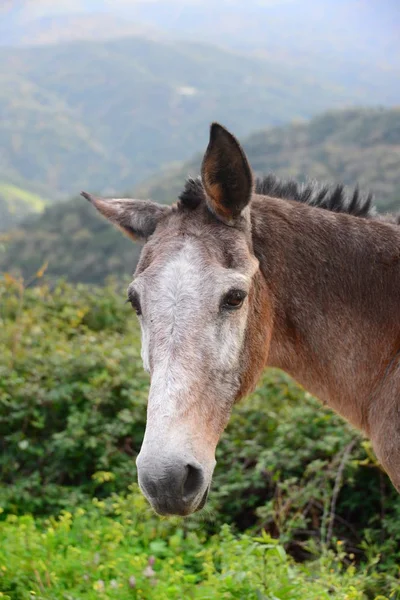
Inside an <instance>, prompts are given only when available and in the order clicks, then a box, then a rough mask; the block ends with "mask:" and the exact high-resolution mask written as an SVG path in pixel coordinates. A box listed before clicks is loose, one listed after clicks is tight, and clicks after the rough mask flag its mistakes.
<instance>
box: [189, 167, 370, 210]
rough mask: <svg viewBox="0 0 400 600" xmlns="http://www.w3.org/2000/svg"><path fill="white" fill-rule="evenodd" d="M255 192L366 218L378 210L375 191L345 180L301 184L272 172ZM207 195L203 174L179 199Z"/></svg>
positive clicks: (196, 200)
mask: <svg viewBox="0 0 400 600" xmlns="http://www.w3.org/2000/svg"><path fill="white" fill-rule="evenodd" d="M255 192H256V194H260V195H262V196H272V197H273V198H281V199H283V200H294V201H295V202H302V203H303V204H308V205H309V206H315V207H318V208H324V209H325V210H329V211H331V212H336V213H347V214H349V215H353V216H356V217H362V218H364V219H370V218H374V217H376V211H375V208H374V207H373V205H372V201H373V195H372V193H370V192H367V193H363V192H360V190H359V188H358V187H356V188H355V189H354V190H353V191H348V190H346V188H345V186H344V185H343V184H331V185H325V184H321V183H319V182H317V181H309V182H307V183H303V184H300V183H298V182H297V181H294V180H293V179H289V180H286V181H282V180H281V179H279V178H278V177H276V176H275V175H273V174H270V175H267V176H265V177H263V178H258V179H257V180H256V182H255ZM204 196H205V193H204V188H203V184H202V181H201V178H200V177H198V178H196V179H193V178H189V179H188V180H187V181H186V184H185V187H184V190H183V192H182V193H181V194H180V196H179V202H180V205H181V206H185V207H187V208H196V206H198V204H199V203H200V202H201V200H202V199H203V198H204Z"/></svg>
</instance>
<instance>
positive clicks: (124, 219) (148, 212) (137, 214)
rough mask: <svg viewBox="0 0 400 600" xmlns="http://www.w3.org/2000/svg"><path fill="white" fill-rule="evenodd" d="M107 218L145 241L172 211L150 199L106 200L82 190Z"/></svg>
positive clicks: (129, 234) (128, 233) (134, 237)
mask: <svg viewBox="0 0 400 600" xmlns="http://www.w3.org/2000/svg"><path fill="white" fill-rule="evenodd" d="M81 196H83V197H84V198H86V200H89V202H91V203H92V204H93V206H95V207H96V208H97V210H98V211H99V213H101V214H102V215H103V216H104V217H106V219H108V220H109V221H111V223H114V225H117V227H119V228H120V229H121V230H122V231H123V232H124V233H126V234H127V235H128V236H129V237H130V238H132V239H133V240H135V241H143V240H144V241H145V240H147V238H148V237H150V236H151V234H152V233H154V230H155V228H156V227H157V223H158V222H159V221H160V220H161V219H162V218H163V217H165V216H166V215H167V214H169V212H170V211H171V207H170V206H164V205H161V204H156V203H155V202H150V200H131V199H130V198H121V199H119V198H113V199H110V200H106V199H105V198H98V197H96V196H92V195H91V194H87V193H86V192H81Z"/></svg>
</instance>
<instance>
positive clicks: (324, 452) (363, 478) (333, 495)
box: [0, 273, 400, 594]
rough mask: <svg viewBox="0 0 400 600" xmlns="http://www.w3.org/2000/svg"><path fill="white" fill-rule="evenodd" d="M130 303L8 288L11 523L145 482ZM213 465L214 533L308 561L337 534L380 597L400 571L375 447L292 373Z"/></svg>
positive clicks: (209, 518)
mask: <svg viewBox="0 0 400 600" xmlns="http://www.w3.org/2000/svg"><path fill="white" fill-rule="evenodd" d="M39 275H41V273H39ZM124 301H125V297H124V292H123V291H121V290H116V289H115V288H114V287H113V286H112V285H109V286H108V287H105V288H101V289H100V288H89V287H85V286H82V285H81V286H71V285H68V284H66V283H59V284H58V285H57V286H56V287H55V288H49V287H47V286H45V285H42V286H37V287H34V288H32V289H31V288H28V289H24V287H23V285H22V283H21V282H18V281H16V280H14V279H13V278H12V277H10V276H7V275H6V276H4V278H3V281H1V282H0V507H1V508H2V510H3V517H4V518H5V517H6V516H7V515H9V516H10V515H11V516H13V515H14V516H22V515H25V514H26V513H31V514H33V515H35V516H36V517H39V518H41V517H45V516H47V515H57V514H58V513H59V512H60V510H63V509H66V510H73V509H74V508H78V507H80V506H83V505H85V504H86V503H87V502H88V501H89V500H90V498H92V497H93V496H96V497H98V498H99V499H100V500H101V499H105V498H107V497H109V496H110V495H111V494H113V493H120V494H124V493H126V491H127V489H128V488H129V486H130V485H131V484H132V482H134V481H135V480H136V470H135V457H136V454H137V453H138V451H139V449H140V444H141V440H142V437H143V433H144V428H145V415H146V410H145V405H146V396H147V390H148V378H147V376H146V375H145V373H144V372H143V369H142V364H141V360H140V343H139V330H138V326H137V322H136V318H135V316H134V314H133V313H132V310H131V308H130V307H129V306H126V305H125V304H124ZM217 460H218V464H217V468H216V472H215V476H214V480H213V486H212V491H211V495H210V500H209V503H208V506H207V508H206V509H205V510H204V512H203V515H202V517H201V518H202V522H201V527H202V530H203V531H204V533H205V534H207V536H210V535H213V534H215V533H217V532H219V530H220V527H221V525H222V524H224V523H228V524H230V525H231V526H232V528H233V530H235V531H244V530H248V531H250V533H251V535H258V534H259V533H260V531H262V530H265V531H266V532H267V533H268V535H270V536H272V537H273V538H276V539H279V541H280V543H281V544H282V545H283V547H284V548H285V549H286V550H287V551H288V552H289V553H290V554H291V555H292V556H294V557H295V558H296V559H298V560H300V561H303V560H305V559H312V560H314V559H315V558H317V557H318V556H320V555H321V553H324V552H325V551H326V548H329V547H331V548H332V547H333V548H335V547H336V542H337V540H339V541H340V542H341V544H342V545H341V548H342V549H343V552H344V553H345V555H346V561H348V562H352V561H355V562H356V563H357V564H363V563H368V564H371V561H372V562H374V564H375V565H376V566H375V574H376V579H375V580H374V583H372V582H371V581H372V580H371V581H370V582H369V584H368V585H369V586H370V588H369V589H370V593H371V594H373V593H376V594H377V593H378V592H380V593H385V594H386V593H388V590H389V589H390V588H391V586H392V579H391V578H393V577H394V578H398V577H399V562H400V525H399V523H400V519H399V517H400V499H399V496H398V495H397V494H396V493H395V491H394V490H393V488H392V486H391V484H390V482H389V480H388V478H387V477H386V475H385V474H384V473H383V472H382V470H381V469H380V468H379V465H378V463H377V461H376V459H375V458H374V455H373V453H372V451H371V448H370V444H369V443H368V442H367V441H364V440H362V438H361V437H360V436H359V434H358V433H356V432H355V431H354V430H353V429H352V428H351V427H349V426H348V425H346V424H345V423H344V422H343V421H342V420H341V419H340V418H339V417H337V416H335V415H334V414H333V413H331V412H330V411H329V410H326V409H324V408H323V407H321V406H320V404H319V403H318V402H317V401H316V400H315V399H313V398H312V397H311V396H310V395H309V394H307V393H306V392H304V390H302V389H301V388H300V387H299V386H298V385H296V384H295V383H294V382H293V381H292V380H291V379H290V378H289V377H288V376H286V375H285V374H283V373H281V372H279V371H273V370H268V371H266V372H265V375H264V377H263V379H262V381H261V382H260V386H259V388H258V390H257V392H256V393H255V394H253V395H252V396H251V398H249V399H247V400H245V401H243V402H242V403H240V404H239V405H238V406H237V407H235V410H234V412H233V415H232V419H231V422H230V425H229V427H228V429H227V431H226V433H225V434H224V436H223V437H222V439H221V442H220V444H219V447H218V450H217ZM371 586H372V587H371ZM374 586H375V587H374Z"/></svg>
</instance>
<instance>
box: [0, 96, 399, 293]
mask: <svg viewBox="0 0 400 600" xmlns="http://www.w3.org/2000/svg"><path fill="white" fill-rule="evenodd" d="M234 133H235V132H234ZM243 145H244V148H245V149H246V152H247V154H248V157H249V159H250V163H251V165H252V168H253V169H254V171H255V173H256V174H258V175H262V174H267V173H269V172H274V173H275V174H276V175H278V176H281V177H282V178H287V177H294V178H295V179H297V180H298V181H304V180H305V179H306V178H316V179H318V180H320V181H321V182H328V183H329V182H336V183H339V182H343V183H345V184H347V185H349V186H351V187H352V188H354V186H355V185H356V184H357V183H359V184H360V187H361V189H362V190H364V191H367V190H369V189H370V190H371V191H373V192H374V193H375V200H376V205H377V206H378V208H379V209H380V210H381V211H385V210H392V211H397V210H399V209H400V169H399V164H400V107H399V108H396V109H386V110H384V109H375V110H373V109H357V110H356V109H352V110H345V111H331V112H328V113H325V114H323V115H320V116H318V117H316V118H314V119H312V120H311V121H310V122H308V123H297V124H293V125H289V126H286V127H276V128H271V129H269V130H266V131H261V132H259V133H256V134H254V135H252V136H250V137H248V138H246V139H244V140H243ZM200 160H201V155H197V156H195V157H194V158H193V159H192V160H190V161H189V162H187V163H184V165H180V166H177V167H175V168H170V169H168V170H167V171H166V172H164V173H161V174H159V176H157V177H155V178H153V179H152V180H151V181H149V182H148V183H147V184H145V185H141V186H139V187H138V188H137V189H136V191H135V193H134V195H135V196H136V197H142V198H152V199H153V200H156V201H158V202H165V203H167V202H168V203H169V202H174V201H176V199H177V197H178V194H179V193H180V192H181V191H182V189H183V185H184V182H185V180H186V178H187V176H189V175H191V176H196V175H197V174H198V172H199V166H200ZM88 191H93V192H94V191H95V190H90V189H89V190H88ZM119 195H120V194H119ZM139 252H140V246H139V245H138V244H132V242H131V241H130V240H128V239H127V238H125V237H124V236H123V235H121V233H120V232H119V231H117V230H115V229H114V228H113V226H112V225H110V224H109V223H107V222H106V221H105V220H104V219H103V218H101V217H100V216H99V215H98V214H97V213H96V212H95V211H94V210H93V209H92V207H91V206H90V205H89V204H88V203H87V202H85V201H84V200H83V199H82V198H79V199H74V200H71V201H68V202H62V203H59V204H58V205H56V206H51V207H49V208H47V209H46V210H45V212H44V214H43V215H42V216H40V217H36V218H31V219H30V220H29V222H27V223H26V224H25V225H24V227H23V228H21V229H20V230H19V231H17V232H10V233H9V234H5V235H3V236H0V271H2V270H3V271H13V270H16V269H17V270H19V271H21V272H22V273H23V274H24V276H25V277H27V278H30V277H32V275H34V273H35V272H36V271H37V270H38V269H39V267H40V266H41V265H42V264H43V263H45V262H46V261H48V262H49V267H48V277H50V279H54V278H57V277H61V276H63V277H67V278H68V279H70V280H71V281H84V282H88V283H102V282H103V281H104V280H105V278H107V277H108V276H110V275H113V276H116V277H120V278H121V277H124V276H126V277H128V276H129V275H130V274H131V273H132V272H133V270H134V267H135V264H136V261H137V258H138V256H139Z"/></svg>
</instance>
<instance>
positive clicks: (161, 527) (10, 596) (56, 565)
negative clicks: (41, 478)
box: [0, 487, 395, 600]
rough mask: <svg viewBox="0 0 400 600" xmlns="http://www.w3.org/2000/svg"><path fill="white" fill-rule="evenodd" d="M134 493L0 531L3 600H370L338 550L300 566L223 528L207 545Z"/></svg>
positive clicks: (361, 578)
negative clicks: (162, 517)
mask: <svg viewBox="0 0 400 600" xmlns="http://www.w3.org/2000/svg"><path fill="white" fill-rule="evenodd" d="M133 490H134V492H133V493H132V494H131V495H129V496H127V497H126V498H121V497H118V496H115V497H114V498H112V499H111V501H109V502H101V501H99V500H97V499H95V500H94V502H93V504H94V506H92V507H90V506H89V507H87V508H85V509H82V508H78V509H77V510H75V511H74V512H73V513H71V512H69V511H64V512H63V513H62V514H61V515H60V516H59V517H58V518H50V519H49V520H47V521H44V522H40V523H39V522H37V521H36V522H35V520H34V519H33V518H32V517H30V516H25V517H15V516H13V515H12V516H9V517H8V518H7V520H6V522H5V523H0V590H3V592H1V591H0V598H2V599H7V600H39V599H40V600H53V599H55V598H57V600H61V599H71V600H72V599H74V600H75V599H76V600H78V599H79V600H86V599H88V600H89V599H91V600H97V599H99V598H108V599H114V598H115V599H121V600H133V599H135V600H149V599H153V598H154V599H156V598H157V599H162V600H164V599H165V600H168V599H176V600H178V599H179V600H186V599H191V598H193V599H198V600H209V599H216V600H217V599H218V600H219V599H221V598H226V599H234V598H237V599H238V600H241V599H242V598H246V600H274V599H279V600H304V599H305V598H306V599H307V600H339V599H340V600H364V599H365V598H366V596H365V594H364V590H365V586H366V584H367V582H368V579H369V578H370V575H369V572H368V571H366V572H364V573H363V574H358V573H357V572H356V569H355V567H354V566H353V565H348V566H344V565H343V563H342V562H341V560H340V559H341V558H343V557H344V554H343V553H342V552H341V551H340V550H339V552H336V553H335V552H333V551H330V552H325V553H324V556H323V557H322V558H321V559H320V560H319V561H315V562H314V563H312V564H310V565H307V566H304V565H296V564H295V563H294V561H293V560H291V559H290V558H289V557H288V556H287V554H286V552H285V550H284V548H283V546H282V545H280V544H279V543H278V542H277V540H275V539H273V538H271V536H269V535H267V534H265V533H263V534H262V535H260V536H257V537H256V536H254V535H241V536H240V537H238V536H235V535H233V534H232V532H231V530H230V528H229V527H228V526H223V527H222V528H221V531H220V532H219V533H218V534H216V535H215V536H213V537H212V538H208V539H207V536H206V535H205V533H204V531H203V527H202V526H201V524H197V525H195V524H190V523H187V524H186V523H184V522H179V521H177V520H171V521H170V522H168V521H162V520H160V519H157V518H156V517H155V516H154V515H153V514H152V513H151V511H150V510H149V509H148V508H147V507H146V506H145V500H144V498H143V497H141V496H140V493H139V491H138V490H137V489H136V487H134V488H133ZM338 548H340V547H338ZM394 597H395V596H392V598H394ZM383 598H384V597H383V596H380V600H383Z"/></svg>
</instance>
